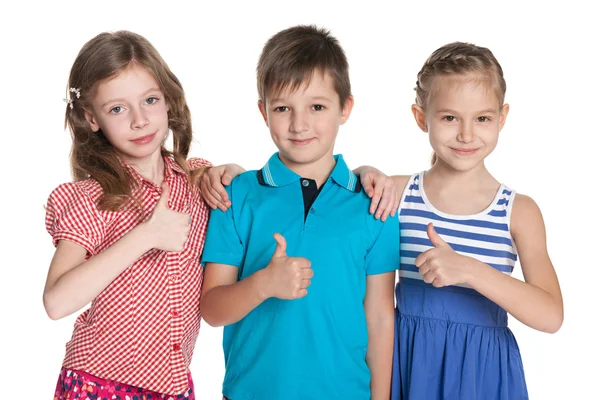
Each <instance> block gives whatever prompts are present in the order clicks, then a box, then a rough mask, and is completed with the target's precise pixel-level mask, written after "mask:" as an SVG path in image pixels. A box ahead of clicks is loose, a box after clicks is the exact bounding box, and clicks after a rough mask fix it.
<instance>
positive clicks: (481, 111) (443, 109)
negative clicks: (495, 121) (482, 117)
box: [436, 108, 498, 114]
mask: <svg viewBox="0 0 600 400" xmlns="http://www.w3.org/2000/svg"><path fill="white" fill-rule="evenodd" d="M497 111H498V110H495V109H493V108H487V109H485V110H480V111H477V112H476V113H475V114H486V113H495V112H497ZM436 114H460V113H458V112H456V111H454V110H451V109H449V108H442V109H441V110H437V111H436Z"/></svg>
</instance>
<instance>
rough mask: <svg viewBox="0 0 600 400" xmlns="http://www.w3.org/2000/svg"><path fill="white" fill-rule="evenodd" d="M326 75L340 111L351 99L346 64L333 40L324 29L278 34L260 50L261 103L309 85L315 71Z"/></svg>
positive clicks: (303, 28)
mask: <svg viewBox="0 0 600 400" xmlns="http://www.w3.org/2000/svg"><path fill="white" fill-rule="evenodd" d="M317 70H318V71H320V72H322V73H323V74H325V73H329V74H330V76H331V78H332V79H333V85H334V89H335V91H336V93H337V94H338V96H339V98H340V106H341V107H342V108H343V107H344V104H345V102H346V100H347V99H348V97H350V96H351V95H352V91H351V87H350V77H349V73H348V60H347V59H346V54H345V53H344V50H343V49H342V47H341V46H340V44H339V42H338V41H337V39H336V38H334V37H333V36H332V35H331V34H330V32H329V31H328V30H326V29H323V28H317V27H316V26H314V25H299V26H294V27H291V28H288V29H285V30H283V31H280V32H278V33H277V34H275V35H274V36H273V37H271V38H270V39H269V40H268V41H267V43H266V44H265V46H264V47H263V50H262V54H261V55H260V59H259V61H258V66H257V68H256V75H257V86H258V95H259V98H260V100H261V101H262V102H263V103H266V101H267V97H268V96H275V97H276V96H278V95H279V94H281V92H283V91H285V90H286V89H291V90H296V89H298V87H300V85H301V84H303V83H304V84H306V85H308V84H309V83H310V80H311V78H312V75H313V73H314V72H315V71H317Z"/></svg>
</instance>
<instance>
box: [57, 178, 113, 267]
mask: <svg viewBox="0 0 600 400" xmlns="http://www.w3.org/2000/svg"><path fill="white" fill-rule="evenodd" d="M104 228H105V224H104V222H103V221H102V219H101V218H100V215H99V212H98V209H97V207H96V204H95V202H94V201H93V200H92V198H91V197H90V196H89V194H87V193H85V192H84V191H83V190H82V189H81V187H79V185H78V184H77V183H65V184H63V185H60V186H59V187H57V188H56V189H54V191H52V193H51V194H50V197H49V198H48V203H47V205H46V230H47V231H48V233H50V235H51V236H52V242H53V243H54V246H57V245H58V242H59V240H68V241H70V242H73V243H76V244H78V245H80V246H81V247H83V248H84V249H86V250H87V252H88V254H89V255H94V254H95V253H96V252H95V250H96V248H97V247H98V245H99V244H100V243H101V242H102V239H103V237H104V231H105V229H104Z"/></svg>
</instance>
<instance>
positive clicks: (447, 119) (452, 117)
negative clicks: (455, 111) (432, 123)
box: [442, 115, 456, 122]
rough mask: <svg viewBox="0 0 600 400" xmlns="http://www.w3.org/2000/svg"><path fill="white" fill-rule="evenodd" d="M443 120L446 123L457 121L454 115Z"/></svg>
mask: <svg viewBox="0 0 600 400" xmlns="http://www.w3.org/2000/svg"><path fill="white" fill-rule="evenodd" d="M442 119H443V120H444V121H447V122H454V121H456V117H455V116H453V115H445V116H444V117H443V118H442Z"/></svg>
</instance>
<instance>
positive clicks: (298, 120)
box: [290, 111, 309, 133]
mask: <svg viewBox="0 0 600 400" xmlns="http://www.w3.org/2000/svg"><path fill="white" fill-rule="evenodd" d="M308 126H309V124H308V115H307V113H305V112H302V111H292V120H291V124H290V131H291V132H293V133H302V132H306V131H307V130H308Z"/></svg>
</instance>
